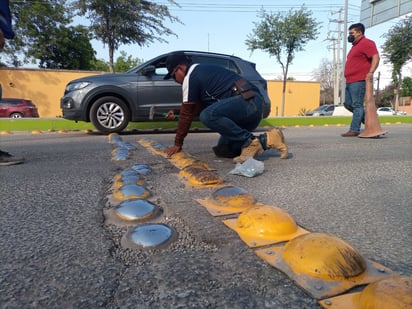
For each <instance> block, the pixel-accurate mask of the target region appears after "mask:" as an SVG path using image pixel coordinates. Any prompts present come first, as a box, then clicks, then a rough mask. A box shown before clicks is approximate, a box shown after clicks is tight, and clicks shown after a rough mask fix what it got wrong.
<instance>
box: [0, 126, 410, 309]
mask: <svg viewBox="0 0 412 309" xmlns="http://www.w3.org/2000/svg"><path fill="white" fill-rule="evenodd" d="M383 127H384V128H385V129H389V131H390V132H389V135H388V136H387V137H385V138H380V139H359V138H341V137H340V133H342V132H344V131H345V129H346V128H342V127H314V128H309V127H302V128H286V129H285V130H284V134H285V137H286V141H287V143H288V145H289V150H290V158H289V159H288V160H280V159H279V154H278V153H277V152H275V151H272V150H270V151H267V152H265V153H264V154H263V155H262V156H260V157H259V158H258V159H259V160H261V161H263V162H264V164H265V170H264V173H263V174H262V175H259V176H257V177H254V178H247V177H243V176H238V175H230V174H228V173H229V171H230V170H231V169H233V168H234V164H233V163H232V162H231V161H230V160H229V159H218V158H216V157H215V156H214V154H213V152H212V151H211V147H212V146H214V145H215V143H216V140H217V135H216V134H215V133H212V132H192V133H190V134H189V136H188V137H187V139H186V143H185V147H184V151H186V152H187V153H189V154H191V155H193V156H195V157H196V158H199V159H201V160H204V161H206V162H207V163H208V164H209V166H210V167H212V168H216V169H217V171H218V172H219V174H220V176H221V177H222V178H223V179H224V180H225V183H227V184H232V185H236V186H239V187H241V188H243V189H245V190H247V191H248V192H249V193H251V194H252V195H253V196H254V197H255V198H256V199H257V201H258V202H261V203H265V204H269V205H274V206H277V207H280V208H282V209H284V210H286V211H287V212H288V213H289V214H290V215H291V216H292V217H293V218H294V219H295V220H296V222H297V223H298V224H299V225H300V226H302V227H304V228H305V229H307V230H309V231H312V232H324V233H329V234H332V235H335V236H338V237H340V238H341V239H343V240H345V241H347V242H349V243H350V244H351V245H353V246H354V247H355V248H356V249H357V250H358V251H359V252H360V253H361V254H362V255H363V256H364V258H366V259H370V260H373V261H375V262H378V263H380V264H382V265H384V266H386V267H388V268H390V269H392V270H393V271H396V272H398V273H400V274H402V275H406V276H411V274H412V267H411V266H412V265H411V264H412V263H411V262H412V261H411V256H412V252H411V248H412V246H411V245H412V243H411V239H412V238H411V231H412V227H411V222H412V220H411V210H410V201H411V199H412V190H411V189H412V183H411V181H410V175H411V174H412V164H411V161H412V155H411V154H412V134H411V133H412V126H411V125H391V126H387V127H385V126H384V125H383ZM145 137H148V138H150V139H152V140H155V141H157V142H159V143H162V144H164V145H165V146H169V145H171V143H172V142H173V138H174V135H173V134H172V133H170V132H162V131H158V132H157V133H150V132H143V131H142V132H139V131H137V132H132V133H127V134H123V135H121V138H122V140H124V141H127V142H129V143H131V144H133V145H135V146H136V147H137V148H136V150H133V151H130V152H129V159H128V160H125V161H113V160H112V155H111V151H112V150H113V148H114V145H113V144H111V143H109V141H108V138H107V137H106V136H104V135H99V134H96V133H94V134H86V133H83V132H69V133H66V134H57V133H43V134H37V135H33V134H29V133H18V132H15V133H14V134H12V135H7V136H0V148H1V149H2V150H5V151H9V152H10V153H12V154H16V155H23V156H25V157H26V160H27V162H26V163H25V164H22V165H16V166H9V167H0V183H1V186H0V194H1V201H0V203H1V207H0V211H1V216H0V231H1V235H2V236H1V238H0V247H1V248H2V250H1V252H0V307H1V308H251V307H256V308H319V306H318V305H317V302H316V300H315V299H313V298H312V297H311V296H310V295H308V294H307V293H306V292H305V291H304V290H302V289H301V288H299V287H298V286H297V285H296V284H295V283H294V282H293V281H291V280H290V279H289V278H288V277H287V276H286V275H285V274H283V273H281V272H280V271H278V270H276V269H275V268H273V267H272V266H270V265H269V264H267V263H266V262H264V261H263V260H261V259H260V258H258V257H257V256H256V255H255V254H254V252H253V249H250V248H248V247H247V246H246V245H245V243H243V242H242V241H241V240H240V238H239V237H238V235H237V234H236V233H235V232H234V231H232V230H230V229H229V228H227V227H226V226H225V225H224V224H223V223H222V222H221V220H222V218H219V217H213V216H211V215H210V214H209V213H208V212H207V210H206V209H205V208H204V207H203V206H201V205H199V204H198V203H197V202H196V201H195V199H198V198H208V197H210V196H211V194H212V193H213V192H214V190H215V189H214V188H208V189H195V188H192V187H190V186H187V185H186V184H185V183H184V182H182V181H181V179H180V178H179V177H177V173H178V169H177V168H176V167H174V166H173V165H172V164H171V163H170V162H169V161H168V160H166V159H165V158H163V157H161V156H159V155H154V154H153V153H152V152H151V151H149V150H148V149H147V148H145V147H142V146H141V145H140V144H139V143H138V140H139V139H142V138H145ZM137 163H140V164H142V163H143V164H147V165H148V166H150V168H151V169H152V172H151V173H150V174H148V175H146V176H144V178H145V186H146V187H147V188H148V189H149V190H150V192H151V194H152V196H151V197H150V200H151V201H153V202H155V203H156V204H157V205H158V206H159V207H161V209H162V212H161V214H160V215H159V216H158V217H156V218H153V219H150V220H149V222H161V223H166V224H168V225H169V226H171V227H173V229H174V230H176V232H177V234H176V239H175V240H174V241H173V242H171V243H170V244H169V245H167V246H164V247H161V248H156V249H142V248H126V247H124V246H122V237H123V236H124V235H125V233H126V232H127V231H128V229H130V227H126V226H117V225H115V224H110V223H108V222H107V221H106V217H105V215H104V214H105V211H106V210H107V209H110V208H111V207H114V204H113V200H112V199H111V185H112V182H113V178H114V176H115V175H116V173H118V172H119V171H122V170H124V169H127V168H130V167H131V166H132V165H133V164H137Z"/></svg>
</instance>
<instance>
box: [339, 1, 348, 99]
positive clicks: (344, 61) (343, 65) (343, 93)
mask: <svg viewBox="0 0 412 309" xmlns="http://www.w3.org/2000/svg"><path fill="white" fill-rule="evenodd" d="M343 29H344V31H345V33H346V31H348V0H345V8H344V15H343ZM346 49H347V44H346V40H345V39H344V40H343V52H342V56H343V57H342V74H341V89H342V92H341V95H340V103H341V104H343V103H345V88H346V81H345V75H344V73H345V65H346Z"/></svg>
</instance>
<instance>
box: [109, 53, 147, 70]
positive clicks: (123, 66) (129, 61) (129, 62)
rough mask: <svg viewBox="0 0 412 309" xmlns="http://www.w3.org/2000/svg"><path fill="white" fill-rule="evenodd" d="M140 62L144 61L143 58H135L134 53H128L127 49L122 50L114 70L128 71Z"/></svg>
mask: <svg viewBox="0 0 412 309" xmlns="http://www.w3.org/2000/svg"><path fill="white" fill-rule="evenodd" d="M140 63H142V60H140V59H138V58H133V57H132V55H127V53H126V52H125V51H121V52H120V56H119V57H117V59H116V62H115V63H114V71H115V72H127V71H129V70H130V69H131V68H133V67H135V66H137V65H138V64H140Z"/></svg>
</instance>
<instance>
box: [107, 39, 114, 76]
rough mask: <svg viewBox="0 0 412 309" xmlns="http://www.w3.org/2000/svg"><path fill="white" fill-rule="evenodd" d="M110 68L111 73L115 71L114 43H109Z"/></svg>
mask: <svg viewBox="0 0 412 309" xmlns="http://www.w3.org/2000/svg"><path fill="white" fill-rule="evenodd" d="M108 45H109V70H110V73H114V65H113V63H114V62H113V54H114V46H113V44H112V43H109V44H108Z"/></svg>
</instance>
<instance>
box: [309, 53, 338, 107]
mask: <svg viewBox="0 0 412 309" xmlns="http://www.w3.org/2000/svg"><path fill="white" fill-rule="evenodd" d="M334 73H335V70H334V68H333V63H332V62H331V61H329V60H328V59H326V58H323V59H322V60H321V63H320V65H319V67H318V68H317V69H315V70H314V71H313V73H312V74H313V77H314V79H315V80H316V81H318V82H319V83H320V100H321V102H320V105H323V104H333V103H334V79H333V76H334Z"/></svg>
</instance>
